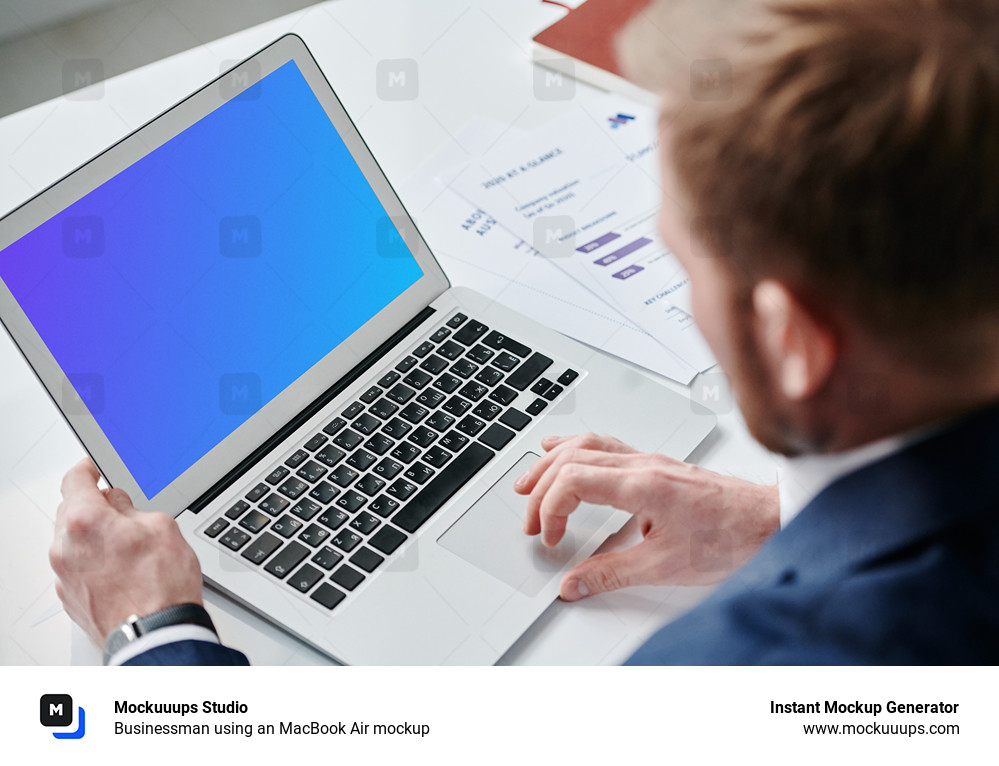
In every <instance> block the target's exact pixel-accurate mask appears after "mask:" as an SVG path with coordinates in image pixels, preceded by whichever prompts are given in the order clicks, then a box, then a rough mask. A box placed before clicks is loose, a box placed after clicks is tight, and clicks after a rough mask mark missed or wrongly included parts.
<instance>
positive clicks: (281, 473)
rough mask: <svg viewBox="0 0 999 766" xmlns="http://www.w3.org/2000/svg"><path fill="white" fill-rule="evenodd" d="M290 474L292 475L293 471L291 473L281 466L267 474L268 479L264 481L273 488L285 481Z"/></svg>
mask: <svg viewBox="0 0 999 766" xmlns="http://www.w3.org/2000/svg"><path fill="white" fill-rule="evenodd" d="M289 473H291V471H289V470H288V469H287V468H285V467H284V466H283V465H279V466H278V467H277V468H275V469H274V470H273V471H271V472H270V473H269V474H267V478H266V479H264V481H266V482H267V483H268V484H270V485H271V486H272V487H273V486H274V485H275V484H278V483H280V481H281V479H283V478H284V477H285V476H287V475H288V474H289Z"/></svg>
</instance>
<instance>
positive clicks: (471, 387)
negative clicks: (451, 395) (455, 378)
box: [458, 383, 489, 402]
mask: <svg viewBox="0 0 999 766" xmlns="http://www.w3.org/2000/svg"><path fill="white" fill-rule="evenodd" d="M488 393H489V389H488V388H486V387H485V386H484V385H482V384H481V383H466V384H465V385H464V386H462V387H461V390H460V391H459V392H458V394H459V395H461V396H464V397H465V398H466V399H471V400H472V401H473V402H477V401H479V399H481V398H482V397H483V396H485V395H486V394H488Z"/></svg>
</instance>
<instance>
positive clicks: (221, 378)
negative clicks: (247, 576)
mask: <svg viewBox="0 0 999 766" xmlns="http://www.w3.org/2000/svg"><path fill="white" fill-rule="evenodd" d="M421 276H422V271H421V270H420V267H419V266H418V264H417V263H416V261H415V260H414V259H413V257H412V255H411V254H410V252H409V250H408V249H407V248H406V246H405V244H404V243H403V241H402V239H401V238H400V237H399V236H398V234H397V233H396V232H395V229H394V228H393V227H392V226H391V223H390V219H389V218H388V215H387V213H386V211H385V209H384V208H383V207H382V205H381V203H380V202H379V201H378V199H377V197H376V196H375V194H374V192H373V190H372V189H371V187H370V185H369V184H368V182H367V181H366V180H365V178H364V176H363V174H362V173H361V171H360V169H359V168H358V167H357V165H356V163H355V162H354V160H353V159H352V157H351V155H350V152H349V151H348V150H347V148H346V147H345V146H344V144H343V141H342V140H341V139H340V136H339V134H338V133H337V131H336V129H335V128H334V127H333V124H332V123H331V122H330V120H329V118H328V117H327V115H326V113H325V112H324V111H323V108H322V106H321V105H320V104H319V102H318V101H317V100H316V97H315V95H314V94H313V93H312V90H311V89H310V87H309V85H308V83H307V82H306V80H305V78H304V77H303V76H302V74H301V72H300V71H299V69H298V66H297V65H296V64H295V63H294V62H293V61H292V62H289V63H287V64H285V65H283V66H282V67H281V68H280V69H277V70H275V71H274V72H273V73H271V74H270V75H268V76H267V77H265V78H263V79H262V80H261V81H260V83H258V84H257V85H255V86H253V87H251V88H250V89H249V90H247V91H245V92H244V93H242V94H241V95H239V96H237V97H236V98H234V99H232V100H230V101H228V102H226V103H225V104H223V105H222V106H221V107H219V108H218V109H216V110H215V111H214V112H212V113H210V114H209V115H207V116H206V117H204V118H203V119H201V120H199V121H198V122H197V123H195V124H194V125H192V126H190V127H189V128H187V129H186V130H184V131H183V132H182V133H180V134H178V135H177V136H176V137H174V138H173V139H171V140H170V141H168V142H167V143H165V144H163V145H162V146H160V147H159V148H157V149H155V150H154V151H152V152H151V153H150V154H148V155H147V156H145V157H144V158H142V159H141V160H139V161H138V162H136V163H135V164H134V165H132V166H131V167H129V168H128V169H126V170H124V171H123V172H121V173H119V174H118V175H116V176H115V177H113V178H111V179H110V180H108V181H107V182H105V183H104V184H102V185H101V186H100V187H98V188H97V189H95V190H93V191H92V192H90V193H89V194H87V195H86V196H85V197H83V198H82V199H80V200H79V201H78V202H76V203H74V204H73V205H71V206H70V207H68V208H66V209H65V210H63V211H62V212H61V213H59V214H58V215H56V216H55V217H53V218H51V219H49V220H48V221H47V222H45V223H44V224H42V225H41V226H39V227H38V228H37V229H35V230H34V231H32V232H31V233H29V234H28V235H26V236H24V237H23V238H21V239H20V240H18V241H17V242H15V243H13V244H12V245H10V246H8V247H7V248H5V249H4V250H3V251H2V252H0V278H2V279H3V281H4V283H5V284H6V286H7V288H8V289H9V290H10V292H11V294H12V295H13V297H14V299H15V300H16V301H17V302H18V304H19V305H20V307H21V309H22V310H23V311H24V313H25V314H26V315H27V317H28V319H29V320H30V322H31V323H32V325H33V326H34V328H35V329H36V331H37V332H38V334H39V335H40V336H41V338H42V340H43V341H44V342H45V344H46V346H47V347H48V349H49V351H50V352H51V353H52V355H53V356H54V357H55V359H56V361H57V362H58V364H59V366H60V367H61V368H62V370H63V371H64V372H65V373H66V374H67V377H68V378H69V381H70V383H71V384H72V386H73V388H72V389H68V388H67V391H65V392H64V401H63V406H64V407H66V408H67V409H68V408H71V407H72V406H74V405H75V406H77V407H79V406H81V404H82V406H86V407H87V409H89V411H90V412H91V414H92V415H93V416H94V418H95V419H96V421H97V423H98V424H99V426H100V427H101V429H102V430H103V432H104V434H105V435H106V436H107V438H108V439H109V441H110V442H111V444H112V446H113V447H114V449H115V450H116V451H117V452H118V454H119V456H120V457H121V459H122V460H123V461H124V463H125V465H126V466H127V467H128V469H129V471H130V472H131V473H132V475H133V477H134V478H135V479H136V481H137V482H138V484H139V486H140V487H141V488H142V490H143V492H145V494H146V496H147V497H153V496H154V495H156V494H157V493H159V492H160V491H161V490H162V489H163V488H164V487H166V486H167V485H168V484H170V482H172V481H173V480H174V479H175V478H177V477H178V476H179V475H180V474H181V473H183V472H184V471H185V470H187V469H188V468H190V467H191V466H192V465H193V464H194V463H196V462H197V461H198V460H199V459H200V458H201V457H202V456H204V455H205V454H206V453H208V452H209V451H210V450H211V449H212V448H213V447H215V446H216V445H217V444H218V443H219V442H221V441H222V440H223V439H224V438H225V437H226V436H228V435H229V434H230V433H232V432H233V431H234V430H235V429H236V428H237V427H239V426H240V425H241V424H242V423H244V422H245V421H246V420H247V419H248V418H250V417H251V416H252V415H253V414H254V413H256V412H257V411H258V410H259V409H260V408H261V407H263V406H264V405H265V404H267V403H268V402H269V401H271V400H272V399H273V398H274V397H276V396H277V395H278V394H280V393H281V392H282V391H283V390H284V389H286V388H287V387H288V386H289V385H290V384H291V383H293V382H294V381H295V380H296V379H297V378H298V377H299V376H300V375H302V374H303V373H304V372H306V370H308V369H309V368H310V367H312V366H313V365H314V364H315V363H316V362H318V361H319V360H320V359H322V358H323V357H324V356H325V355H326V354H327V353H329V352H330V351H331V350H333V349H334V348H335V347H336V346H337V345H338V344H339V343H340V342H341V341H343V340H344V339H345V338H347V337H348V336H350V335H351V334H352V333H353V332H354V331H355V330H357V329H358V328H359V327H360V326H361V325H363V324H364V323H365V322H367V321H368V320H369V319H370V318H371V317H373V316H374V315H375V314H377V313H378V312H379V311H380V310H381V309H383V308H384V307H385V306H386V305H388V304H389V303H391V301H392V300H393V299H394V298H396V297H398V296H399V295H400V294H402V293H403V292H404V291H405V290H406V289H407V288H408V287H410V286H411V285H413V284H414V283H415V282H416V281H417V280H418V279H419V278H420V277H421ZM331 383H332V381H331ZM74 390H75V392H76V394H77V395H78V397H77V396H73V391H74ZM306 404H307V402H304V401H303V402H302V405H303V406H304V405H306ZM254 446H256V445H248V449H247V452H249V450H250V448H252V447H254Z"/></svg>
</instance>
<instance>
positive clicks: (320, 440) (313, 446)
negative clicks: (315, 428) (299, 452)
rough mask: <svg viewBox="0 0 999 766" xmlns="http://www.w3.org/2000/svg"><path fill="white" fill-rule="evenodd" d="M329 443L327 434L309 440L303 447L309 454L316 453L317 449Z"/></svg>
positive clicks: (317, 435)
mask: <svg viewBox="0 0 999 766" xmlns="http://www.w3.org/2000/svg"><path fill="white" fill-rule="evenodd" d="M327 441H328V439H327V437H326V435H325V434H316V435H315V436H313V437H312V438H311V439H309V440H308V441H307V442H306V443H305V444H304V445H303V446H304V447H305V449H307V450H308V451H309V452H315V451H316V450H317V449H319V448H320V447H322V446H323V445H324V444H325V443H326V442H327Z"/></svg>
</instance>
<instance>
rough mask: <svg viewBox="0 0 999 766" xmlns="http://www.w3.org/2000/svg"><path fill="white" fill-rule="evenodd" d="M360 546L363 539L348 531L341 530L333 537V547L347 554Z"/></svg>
mask: <svg viewBox="0 0 999 766" xmlns="http://www.w3.org/2000/svg"><path fill="white" fill-rule="evenodd" d="M360 544H361V538H360V537H359V536H357V535H355V534H354V533H353V532H350V531H348V530H346V529H341V530H340V531H339V532H337V533H336V535H334V537H333V545H335V546H336V547H337V548H339V549H340V550H342V551H346V552H347V553H350V552H351V551H352V550H354V548H356V547H357V546H358V545H360Z"/></svg>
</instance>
